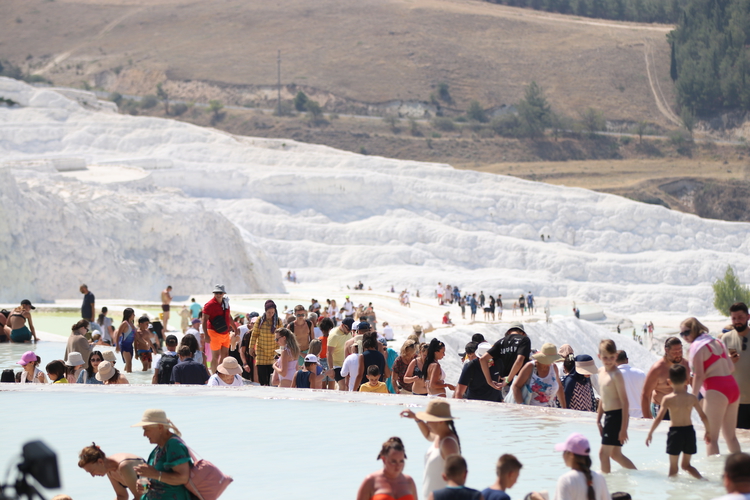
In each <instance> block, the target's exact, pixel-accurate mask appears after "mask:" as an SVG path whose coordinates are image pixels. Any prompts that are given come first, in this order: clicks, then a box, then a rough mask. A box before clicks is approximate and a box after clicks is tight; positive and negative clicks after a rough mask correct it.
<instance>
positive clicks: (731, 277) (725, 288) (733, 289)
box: [713, 266, 750, 316]
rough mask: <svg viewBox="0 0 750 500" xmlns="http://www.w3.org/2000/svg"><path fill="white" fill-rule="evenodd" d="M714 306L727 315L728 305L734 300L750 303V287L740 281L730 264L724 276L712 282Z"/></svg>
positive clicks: (734, 301)
mask: <svg viewBox="0 0 750 500" xmlns="http://www.w3.org/2000/svg"><path fill="white" fill-rule="evenodd" d="M713 289H714V307H715V308H716V310H717V311H719V312H720V313H721V314H723V315H724V316H729V307H730V306H731V305H732V304H734V303H736V302H744V303H745V304H750V289H748V287H747V286H745V285H743V284H742V283H740V279H739V278H738V277H737V275H736V274H735V273H734V268H733V267H732V266H727V270H726V272H725V273H724V277H723V278H720V279H717V280H716V281H715V282H714V284H713Z"/></svg>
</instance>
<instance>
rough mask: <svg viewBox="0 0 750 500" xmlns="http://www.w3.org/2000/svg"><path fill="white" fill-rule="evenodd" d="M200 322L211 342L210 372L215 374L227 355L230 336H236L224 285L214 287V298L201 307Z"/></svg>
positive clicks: (235, 327)
mask: <svg viewBox="0 0 750 500" xmlns="http://www.w3.org/2000/svg"><path fill="white" fill-rule="evenodd" d="M202 321H203V331H204V332H206V333H207V334H208V338H209V339H210V340H211V371H212V372H213V373H216V370H217V369H218V368H219V365H220V364H221V362H222V361H224V358H226V357H227V356H228V355H229V345H230V344H231V339H232V335H237V325H235V323H234V320H233V319H232V314H231V312H230V311H229V298H228V297H226V292H225V291H224V285H216V286H214V297H213V298H212V299H211V300H209V301H208V302H206V305H204V306H203V316H202ZM230 331H231V332H232V333H231V334H230Z"/></svg>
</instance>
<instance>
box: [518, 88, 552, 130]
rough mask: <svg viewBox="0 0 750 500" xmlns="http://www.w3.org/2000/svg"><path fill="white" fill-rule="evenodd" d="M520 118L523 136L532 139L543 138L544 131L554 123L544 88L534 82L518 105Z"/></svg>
mask: <svg viewBox="0 0 750 500" xmlns="http://www.w3.org/2000/svg"><path fill="white" fill-rule="evenodd" d="M518 117H519V118H520V120H521V127H522V129H523V134H524V135H525V136H527V137H531V138H532V139H535V138H538V137H542V136H543V135H544V129H545V128H547V126H549V125H550V124H551V122H552V107H551V106H550V104H549V102H547V97H546V96H545V95H544V90H543V89H542V87H540V86H539V85H537V83H536V82H534V81H532V82H531V83H530V84H529V86H528V87H526V92H525V93H524V98H523V99H521V101H520V102H519V103H518Z"/></svg>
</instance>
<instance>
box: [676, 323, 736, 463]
mask: <svg viewBox="0 0 750 500" xmlns="http://www.w3.org/2000/svg"><path fill="white" fill-rule="evenodd" d="M680 336H681V337H682V338H683V339H685V340H686V341H688V342H689V343H690V357H689V359H690V368H691V370H692V371H693V394H694V395H695V396H698V393H702V394H703V411H705V412H706V416H707V417H708V425H709V427H710V428H711V429H712V430H713V429H721V434H722V435H723V436H724V440H725V441H726V442H727V447H728V448H729V452H730V453H735V452H738V451H740V443H739V441H737V436H736V434H735V427H736V426H737V411H738V410H739V407H740V388H739V386H738V385H737V381H736V380H735V379H734V376H733V375H732V372H733V371H734V364H733V363H732V362H731V360H730V359H729V356H728V355H727V348H726V346H725V345H724V343H723V342H722V341H721V340H719V339H716V338H714V337H712V336H711V335H709V334H708V328H706V327H705V326H703V325H702V324H701V322H700V321H698V320H697V319H695V318H688V319H686V320H685V321H683V322H682V323H681V324H680ZM707 451H708V454H709V455H718V454H719V433H718V432H711V442H710V443H709V445H708V449H707Z"/></svg>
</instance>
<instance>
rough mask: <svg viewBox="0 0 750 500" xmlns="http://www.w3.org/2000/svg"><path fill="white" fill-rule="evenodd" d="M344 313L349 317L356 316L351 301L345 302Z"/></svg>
mask: <svg viewBox="0 0 750 500" xmlns="http://www.w3.org/2000/svg"><path fill="white" fill-rule="evenodd" d="M344 311H346V314H347V315H348V316H351V315H352V314H354V304H353V303H352V302H351V301H347V302H344Z"/></svg>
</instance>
